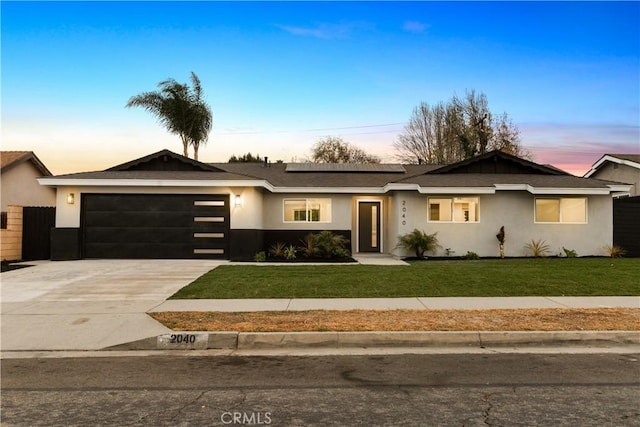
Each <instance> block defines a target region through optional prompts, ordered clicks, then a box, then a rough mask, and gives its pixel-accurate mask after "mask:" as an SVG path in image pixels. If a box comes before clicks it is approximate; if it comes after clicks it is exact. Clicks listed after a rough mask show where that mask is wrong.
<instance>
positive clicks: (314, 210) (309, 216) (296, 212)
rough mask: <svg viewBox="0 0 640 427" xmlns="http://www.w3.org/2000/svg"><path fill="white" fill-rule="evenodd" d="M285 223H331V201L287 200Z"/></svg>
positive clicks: (284, 202)
mask: <svg viewBox="0 0 640 427" xmlns="http://www.w3.org/2000/svg"><path fill="white" fill-rule="evenodd" d="M283 212H284V222H331V199H285V200H284V201H283Z"/></svg>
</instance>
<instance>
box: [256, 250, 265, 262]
mask: <svg viewBox="0 0 640 427" xmlns="http://www.w3.org/2000/svg"><path fill="white" fill-rule="evenodd" d="M253 259H254V260H255V261H256V262H265V261H266V260H267V254H266V253H265V252H264V251H262V252H258V253H257V254H255V255H254V257H253Z"/></svg>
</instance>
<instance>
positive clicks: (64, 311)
mask: <svg viewBox="0 0 640 427" xmlns="http://www.w3.org/2000/svg"><path fill="white" fill-rule="evenodd" d="M224 262H225V261H215V260H80V261H58V262H51V261H44V262H34V264H35V265H34V266H32V267H28V268H22V269H19V270H13V271H8V272H5V273H2V275H1V276H0V281H1V287H0V301H1V302H2V307H1V312H0V316H1V319H0V321H1V325H0V328H1V340H0V348H1V349H2V351H15V350H98V349H102V348H105V347H109V346H113V345H117V344H122V343H126V342H130V341H134V340H139V339H143V338H147V337H151V336H155V335H159V334H163V333H167V332H170V330H169V329H168V328H166V327H164V326H163V325H161V324H160V323H158V322H156V321H155V320H153V319H152V318H151V317H149V316H148V315H147V314H145V313H146V312H147V311H149V310H151V309H153V308H154V307H157V306H158V305H159V304H161V303H162V302H163V301H165V300H166V299H167V298H168V297H170V296H171V295H172V294H174V293H175V292H176V291H178V290H179V289H181V288H182V287H184V286H186V285H188V284H189V283H190V282H192V281H193V280H195V279H196V278H197V277H199V276H200V275H202V274H204V273H206V272H207V271H209V270H211V269H212V268H215V267H216V266H218V265H220V264H222V263H224Z"/></svg>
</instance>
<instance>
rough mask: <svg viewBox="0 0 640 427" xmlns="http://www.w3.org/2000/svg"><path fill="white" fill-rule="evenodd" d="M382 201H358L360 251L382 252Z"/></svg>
mask: <svg viewBox="0 0 640 427" xmlns="http://www.w3.org/2000/svg"><path fill="white" fill-rule="evenodd" d="M380 214H381V210H380V202H359V203H358V218H359V219H358V251H359V252H380V246H381V244H380Z"/></svg>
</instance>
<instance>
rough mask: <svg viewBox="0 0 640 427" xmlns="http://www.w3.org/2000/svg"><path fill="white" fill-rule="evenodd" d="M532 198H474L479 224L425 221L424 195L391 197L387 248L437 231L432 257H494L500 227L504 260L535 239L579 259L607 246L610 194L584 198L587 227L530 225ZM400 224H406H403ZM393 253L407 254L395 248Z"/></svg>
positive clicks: (610, 231)
mask: <svg viewBox="0 0 640 427" xmlns="http://www.w3.org/2000/svg"><path fill="white" fill-rule="evenodd" d="M468 196H474V195H473V194H469V195H468ZM534 197H535V196H534V195H533V194H530V193H527V192H521V191H518V192H515V191H514V192H498V193H497V194H492V195H480V196H479V198H480V222H478V223H438V222H428V221H427V213H428V205H427V195H421V194H418V193H396V194H395V195H394V197H393V198H392V200H391V212H390V217H389V223H388V224H389V230H390V234H392V235H393V236H394V242H395V243H394V245H392V246H395V244H396V243H397V236H399V235H401V234H405V233H408V232H411V231H412V230H413V229H415V228H417V229H419V230H424V231H425V232H427V233H429V234H431V233H435V232H437V233H438V235H437V237H438V241H439V242H440V244H441V245H442V249H440V250H439V251H438V255H444V254H445V249H446V248H450V249H451V250H453V251H455V253H454V254H453V255H455V256H463V255H465V254H466V253H467V251H472V252H475V253H477V254H478V255H480V256H499V248H498V240H497V239H496V237H495V236H496V234H497V233H498V231H499V230H500V227H501V226H504V227H505V233H506V241H505V254H506V256H527V255H528V254H527V251H526V250H525V248H524V245H525V244H526V243H527V242H530V241H531V240H539V239H542V240H544V241H545V242H546V243H547V244H548V245H549V247H550V250H551V253H550V254H549V255H554V254H558V253H561V252H562V247H563V246H564V247H566V248H567V249H573V250H576V251H577V252H578V255H579V256H585V255H603V254H604V252H603V247H604V246H605V245H607V244H611V243H612V241H613V211H612V199H611V197H610V196H587V197H588V200H587V224H535V222H534ZM538 197H539V196H538ZM552 197H555V196H552ZM403 203H404V204H403ZM403 208H406V212H404V214H405V215H406V218H402V214H403V212H402V209H403ZM402 221H405V222H406V223H405V224H404V225H403V224H402ZM393 253H394V254H396V255H409V254H408V253H403V252H402V251H401V250H399V249H395V250H394V251H393Z"/></svg>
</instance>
